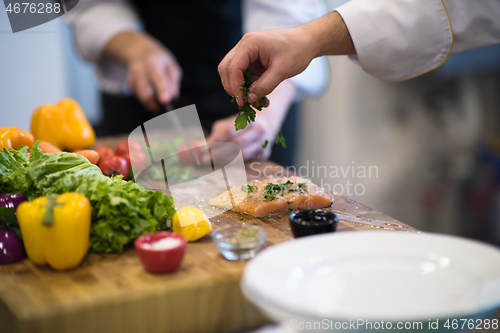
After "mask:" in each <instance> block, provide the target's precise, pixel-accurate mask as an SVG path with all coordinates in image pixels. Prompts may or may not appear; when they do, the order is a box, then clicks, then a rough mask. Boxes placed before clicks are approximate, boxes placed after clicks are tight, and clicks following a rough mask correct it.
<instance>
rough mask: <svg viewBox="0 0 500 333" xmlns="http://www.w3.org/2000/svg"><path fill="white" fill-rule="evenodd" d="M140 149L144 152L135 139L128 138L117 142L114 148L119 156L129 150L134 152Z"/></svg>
mask: <svg viewBox="0 0 500 333" xmlns="http://www.w3.org/2000/svg"><path fill="white" fill-rule="evenodd" d="M136 151H140V152H142V153H144V150H143V149H142V146H141V144H140V143H138V142H136V141H130V142H129V141H128V139H123V140H122V141H120V143H118V145H117V146H116V148H115V154H116V155H119V156H123V155H125V154H128V153H130V152H136Z"/></svg>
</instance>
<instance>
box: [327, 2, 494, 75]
mask: <svg viewBox="0 0 500 333" xmlns="http://www.w3.org/2000/svg"><path fill="white" fill-rule="evenodd" d="M336 10H337V11H338V13H339V14H340V15H341V16H342V18H343V19H344V22H345V23H346V25H347V28H348V29H349V33H350V34H351V38H352V40H353V42H354V47H355V48H356V53H357V55H356V56H355V57H351V58H353V60H357V62H358V63H359V65H360V66H361V67H362V68H363V70H364V71H366V72H367V73H369V74H370V75H373V76H375V77H377V78H378V79H380V80H383V81H400V80H406V79H410V78H412V77H415V76H418V75H421V74H424V73H426V72H428V71H431V70H433V69H435V68H437V67H439V66H440V65H441V64H442V63H444V62H445V61H446V59H447V58H448V56H449V55H450V53H452V52H460V51H464V50H468V49H473V48H477V47H482V46H488V45H492V44H497V43H500V0H352V1H350V2H348V3H346V4H344V5H342V6H340V7H338V8H337V9H336Z"/></svg>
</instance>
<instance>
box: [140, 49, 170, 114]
mask: <svg viewBox="0 0 500 333" xmlns="http://www.w3.org/2000/svg"><path fill="white" fill-rule="evenodd" d="M146 68H147V71H148V80H149V81H150V82H152V84H153V86H154V88H155V89H154V90H155V91H156V95H157V98H158V101H159V102H160V103H161V104H166V103H169V102H170V101H171V100H172V97H173V93H172V88H171V84H170V82H169V79H168V75H169V73H168V72H167V71H166V70H164V69H163V68H161V67H160V65H159V64H158V63H157V62H156V61H155V60H153V59H149V60H147V61H146Z"/></svg>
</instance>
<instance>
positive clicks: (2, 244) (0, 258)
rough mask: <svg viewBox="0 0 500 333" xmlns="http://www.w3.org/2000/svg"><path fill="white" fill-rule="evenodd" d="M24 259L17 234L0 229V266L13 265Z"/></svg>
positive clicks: (22, 247)
mask: <svg viewBox="0 0 500 333" xmlns="http://www.w3.org/2000/svg"><path fill="white" fill-rule="evenodd" d="M24 258H26V251H25V250H24V245H23V241H22V240H21V238H19V236H17V234H16V233H15V232H14V231H12V230H10V229H5V228H0V265H6V264H13V263H15V262H18V261H21V260H23V259H24Z"/></svg>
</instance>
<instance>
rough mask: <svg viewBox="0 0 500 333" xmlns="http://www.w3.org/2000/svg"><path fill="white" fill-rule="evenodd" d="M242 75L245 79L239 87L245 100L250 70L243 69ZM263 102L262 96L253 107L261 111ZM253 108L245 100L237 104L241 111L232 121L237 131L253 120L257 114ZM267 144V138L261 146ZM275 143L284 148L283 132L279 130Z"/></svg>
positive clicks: (264, 99)
mask: <svg viewBox="0 0 500 333" xmlns="http://www.w3.org/2000/svg"><path fill="white" fill-rule="evenodd" d="M243 77H244V79H245V83H244V84H243V86H242V87H241V96H242V97H243V99H244V100H245V97H247V95H248V91H249V90H250V86H251V84H252V72H250V71H244V72H243ZM235 101H236V98H235V97H233V99H232V100H231V102H235ZM264 104H266V97H262V98H261V99H260V100H259V106H255V109H257V110H258V111H262V106H263V105H264ZM255 109H254V108H252V106H251V105H250V103H248V102H247V101H246V100H245V102H244V103H243V106H238V110H240V111H241V113H240V114H238V116H236V120H235V121H234V127H235V128H236V130H237V131H239V130H242V129H245V128H246V127H247V126H248V125H249V124H250V123H251V122H253V121H255V116H256V115H257V112H255ZM268 144H269V140H266V141H265V142H264V144H263V145H262V148H266V147H267V145H268ZM276 144H281V145H282V146H283V148H286V142H285V138H284V137H283V134H282V133H281V132H279V133H278V135H277V137H276Z"/></svg>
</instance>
